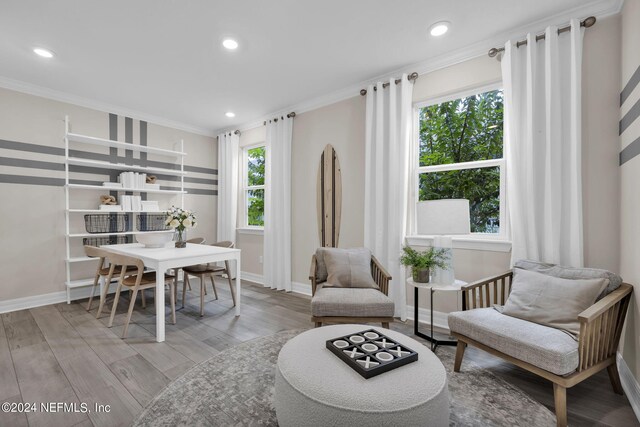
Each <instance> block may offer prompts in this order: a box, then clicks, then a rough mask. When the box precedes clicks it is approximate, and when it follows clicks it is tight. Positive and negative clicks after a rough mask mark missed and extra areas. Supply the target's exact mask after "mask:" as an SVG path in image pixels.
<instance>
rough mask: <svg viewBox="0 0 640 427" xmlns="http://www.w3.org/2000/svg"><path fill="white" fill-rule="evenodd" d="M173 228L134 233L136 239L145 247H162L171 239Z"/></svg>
mask: <svg viewBox="0 0 640 427" xmlns="http://www.w3.org/2000/svg"><path fill="white" fill-rule="evenodd" d="M173 234H174V231H173V230H167V231H158V232H153V233H140V234H136V235H135V236H136V241H137V242H138V243H142V244H143V245H144V246H145V248H163V247H164V246H165V245H166V244H167V243H169V242H170V241H171V240H173Z"/></svg>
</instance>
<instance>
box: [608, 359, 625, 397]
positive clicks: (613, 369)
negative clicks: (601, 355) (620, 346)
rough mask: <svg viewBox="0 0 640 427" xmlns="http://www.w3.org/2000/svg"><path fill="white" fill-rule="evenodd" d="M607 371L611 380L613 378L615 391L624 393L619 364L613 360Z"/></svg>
mask: <svg viewBox="0 0 640 427" xmlns="http://www.w3.org/2000/svg"><path fill="white" fill-rule="evenodd" d="M607 372H608V373H609V380H611V386H612V387H613V391H614V392H615V393H616V394H620V395H621V394H624V391H623V390H622V383H621V382H620V373H619V372H618V365H616V363H615V362H613V364H612V365H609V366H608V367H607Z"/></svg>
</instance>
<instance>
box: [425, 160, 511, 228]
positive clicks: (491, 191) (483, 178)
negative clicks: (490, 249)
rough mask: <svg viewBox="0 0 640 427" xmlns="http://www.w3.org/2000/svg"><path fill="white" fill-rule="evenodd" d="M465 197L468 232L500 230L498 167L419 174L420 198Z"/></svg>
mask: <svg viewBox="0 0 640 427" xmlns="http://www.w3.org/2000/svg"><path fill="white" fill-rule="evenodd" d="M440 199H469V210H470V216H471V232H472V233H499V232H500V168H499V167H490V168H479V169H463V170H456V171H447V172H431V173H423V174H420V200H440Z"/></svg>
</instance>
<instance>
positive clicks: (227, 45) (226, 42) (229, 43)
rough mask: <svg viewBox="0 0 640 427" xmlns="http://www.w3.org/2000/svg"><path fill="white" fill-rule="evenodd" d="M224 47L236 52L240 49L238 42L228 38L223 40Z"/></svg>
mask: <svg viewBox="0 0 640 427" xmlns="http://www.w3.org/2000/svg"><path fill="white" fill-rule="evenodd" d="M222 46H224V47H225V48H227V49H229V50H236V49H237V48H238V42H237V41H235V40H234V39H230V38H226V39H224V40H222Z"/></svg>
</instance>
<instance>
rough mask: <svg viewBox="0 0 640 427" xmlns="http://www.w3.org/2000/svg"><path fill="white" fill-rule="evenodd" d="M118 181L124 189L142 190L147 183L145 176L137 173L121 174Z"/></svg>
mask: <svg viewBox="0 0 640 427" xmlns="http://www.w3.org/2000/svg"><path fill="white" fill-rule="evenodd" d="M118 180H119V181H120V184H121V185H122V187H124V188H140V189H143V188H145V183H146V182H147V174H146V173H138V172H122V173H121V174H120V176H119V177H118Z"/></svg>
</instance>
